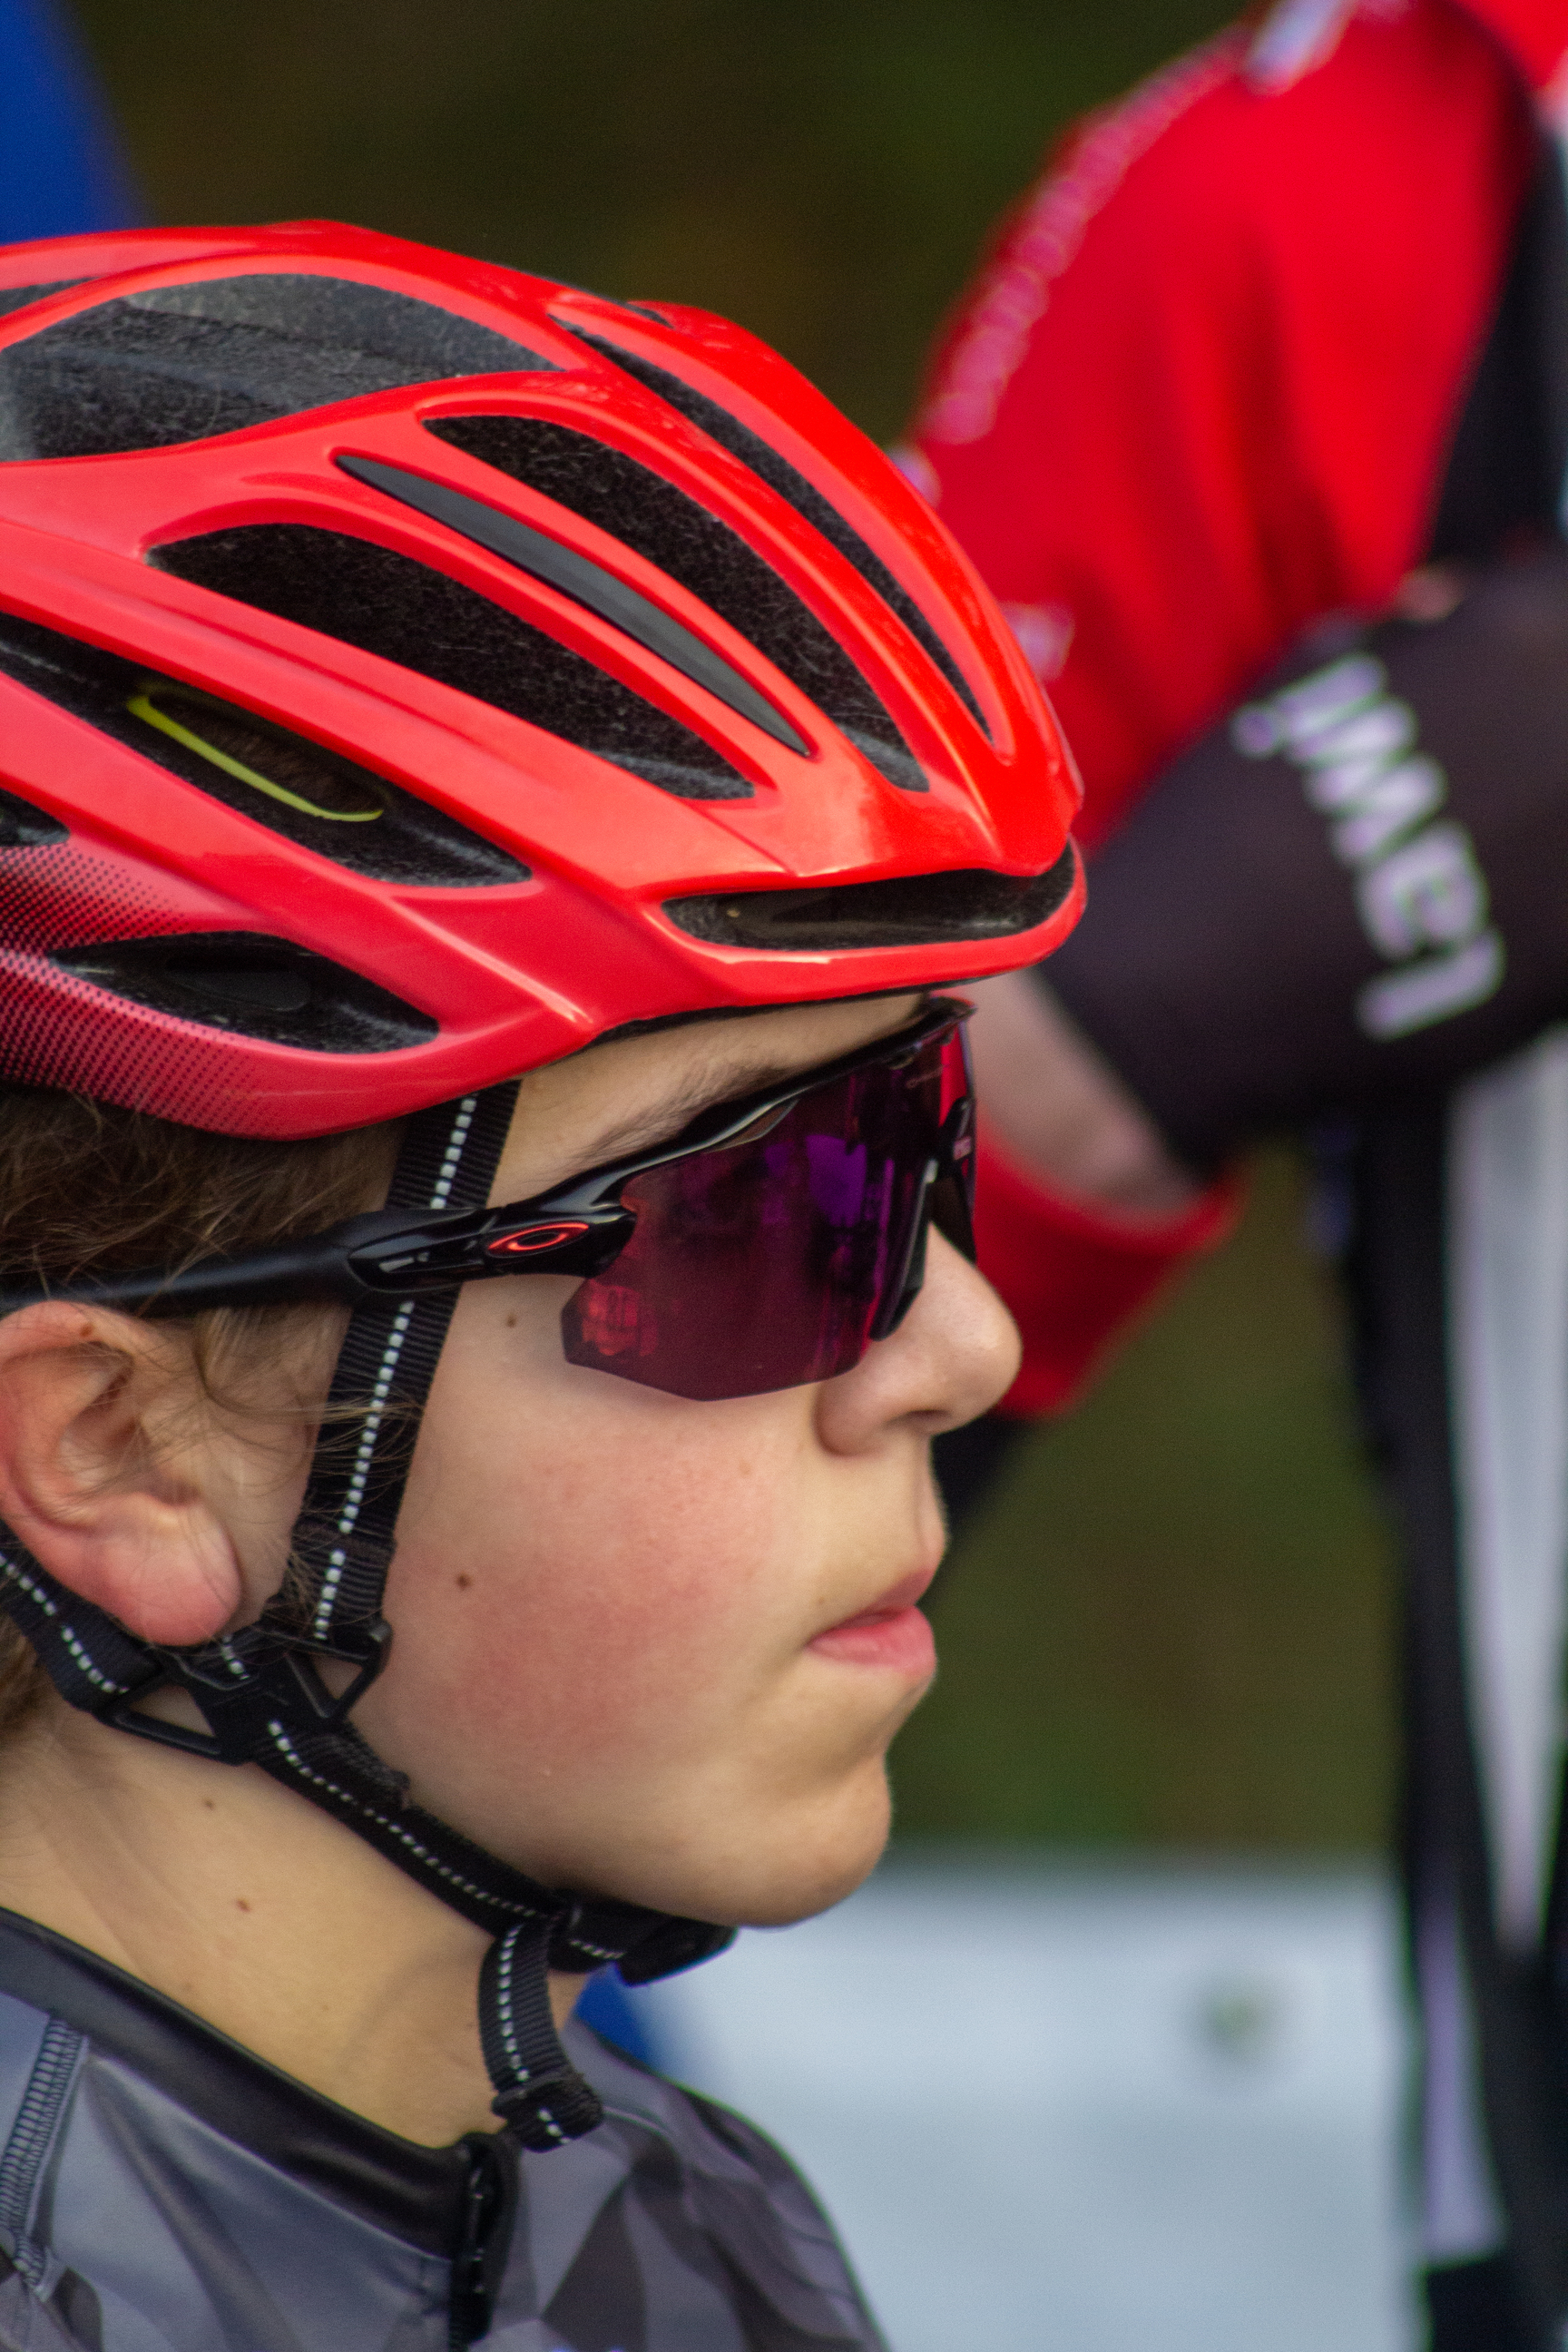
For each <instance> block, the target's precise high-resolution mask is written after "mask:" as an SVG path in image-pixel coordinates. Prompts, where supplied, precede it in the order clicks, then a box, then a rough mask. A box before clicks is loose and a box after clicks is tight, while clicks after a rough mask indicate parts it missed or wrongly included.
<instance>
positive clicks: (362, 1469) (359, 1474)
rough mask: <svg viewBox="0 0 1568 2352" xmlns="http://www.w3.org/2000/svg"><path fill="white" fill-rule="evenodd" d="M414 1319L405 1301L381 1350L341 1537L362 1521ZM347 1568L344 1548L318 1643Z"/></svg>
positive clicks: (323, 1608)
mask: <svg viewBox="0 0 1568 2352" xmlns="http://www.w3.org/2000/svg"><path fill="white" fill-rule="evenodd" d="M413 1320H414V1301H413V1300H412V1299H411V1298H405V1300H404V1301H403V1304H402V1306H401V1307H399V1308H398V1310H397V1313H396V1315H395V1317H394V1318H393V1325H392V1328H391V1330H390V1331H389V1332H388V1334H387V1339H386V1345H385V1347H384V1349H382V1351H381V1362H380V1363H379V1364H378V1365H377V1367H376V1374H375V1380H374V1383H373V1385H372V1388H371V1391H370V1398H371V1402H370V1410H369V1412H367V1413H366V1414H365V1417H364V1427H363V1429H362V1430H361V1432H360V1441H359V1444H358V1445H357V1447H356V1448H355V1449H354V1461H353V1469H352V1470H351V1471H350V1473H349V1483H348V1489H347V1493H346V1495H345V1496H344V1500H343V1509H342V1517H341V1518H340V1519H339V1521H338V1533H339V1535H341V1536H351V1535H353V1531H354V1527H355V1524H356V1523H357V1521H358V1518H359V1515H360V1507H361V1506H362V1505H363V1501H364V1495H365V1487H366V1485H367V1484H368V1482H369V1478H370V1467H371V1463H372V1461H373V1459H374V1454H375V1449H376V1445H377V1444H378V1442H379V1440H380V1437H381V1431H382V1424H383V1423H384V1420H385V1418H386V1401H387V1399H388V1397H389V1396H390V1395H391V1393H392V1376H393V1374H394V1373H395V1371H396V1370H397V1360H398V1358H399V1356H401V1355H402V1353H403V1343H404V1341H405V1339H407V1337H408V1330H409V1326H410V1325H411V1324H412V1322H413ZM347 1566H348V1554H347V1552H346V1551H342V1550H341V1549H340V1550H334V1551H332V1552H331V1553H329V1554H328V1558H327V1572H326V1574H325V1576H323V1577H322V1579H321V1598H320V1599H319V1601H317V1603H316V1615H315V1622H314V1624H313V1625H312V1627H311V1631H312V1632H313V1633H314V1634H315V1636H316V1638H317V1640H318V1641H321V1642H324V1641H325V1640H326V1638H327V1636H328V1634H329V1633H331V1630H332V1612H333V1610H334V1609H335V1608H336V1607H337V1602H338V1592H339V1589H340V1588H341V1586H342V1580H343V1570H344V1569H345V1568H346V1567H347Z"/></svg>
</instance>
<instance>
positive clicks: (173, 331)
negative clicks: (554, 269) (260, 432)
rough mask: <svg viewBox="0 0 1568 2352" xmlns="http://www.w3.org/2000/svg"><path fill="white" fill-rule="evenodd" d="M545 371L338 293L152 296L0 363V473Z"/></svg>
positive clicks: (353, 289) (468, 323) (487, 337)
mask: <svg viewBox="0 0 1568 2352" xmlns="http://www.w3.org/2000/svg"><path fill="white" fill-rule="evenodd" d="M40 290H41V289H40ZM52 290H56V291H58V289H52ZM551 365H552V362H550V361H549V360H545V359H542V358H541V357H540V356H539V355H538V353H537V352H531V351H528V350H526V349H525V348H524V347H523V345H522V344H521V343H514V342H512V341H510V338H509V337H508V336H505V335H499V334H496V333H494V332H493V331H491V330H490V329H489V328H488V327H481V326H479V325H477V324H476V323H475V322H474V321H473V320H470V319H464V318H460V317H458V314H457V313H456V312H455V311H450V310H439V309H437V306H436V305H435V304H434V303H432V302H420V301H416V299H414V298H413V296H411V295H407V294H394V293H390V292H388V291H387V290H386V289H385V288H384V287H380V286H367V285H363V284H361V283H360V282H359V281H358V280H356V279H353V278H318V277H307V276H303V275H297V274H289V275H286V276H272V275H257V276H253V277H246V278H202V279H200V280H197V281H195V282H194V283H186V284H183V285H175V286H153V287H149V288H147V289H145V290H144V291H143V292H142V293H140V294H128V295H123V296H121V297H119V298H117V299H115V300H113V301H109V302H100V303H98V304H96V305H95V306H94V307H93V308H91V309H90V310H79V311H77V312H76V313H74V315H73V316H72V317H70V318H68V319H58V320H56V321H55V322H54V324H53V325H51V326H47V327H44V328H41V329H40V330H39V331H38V332H37V334H36V335H32V336H29V337H27V338H26V340H25V341H21V342H17V343H13V344H12V345H11V346H10V347H9V349H8V350H6V351H5V352H0V459H8V460H13V461H14V460H17V459H23V458H30V457H110V456H114V455H117V454H121V453H123V452H125V451H128V450H132V449H165V448H169V447H171V446H174V444H176V443H178V442H182V441H205V440H207V439H209V438H210V437H211V436H213V435H215V434H218V433H237V432H241V431H243V430H244V428H245V427H246V426H247V425H265V424H268V423H269V422H271V420H272V419H274V418H276V417H279V416H292V415H298V414H300V412H301V411H303V410H306V409H311V408H321V407H325V406H328V405H329V404H331V403H333V402H336V401H342V400H359V399H361V398H363V396H364V395H365V394H367V393H375V392H391V391H393V390H395V389H396V388H397V387H398V386H400V385H405V384H413V383H437V382H440V381H443V380H445V379H447V378H448V377H451V376H467V375H495V374H500V373H511V372H514V371H516V370H518V369H521V368H545V367H549V366H551Z"/></svg>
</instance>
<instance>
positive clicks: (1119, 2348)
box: [633, 1859, 1413, 2352]
mask: <svg viewBox="0 0 1568 2352" xmlns="http://www.w3.org/2000/svg"><path fill="white" fill-rule="evenodd" d="M633 2000H634V2002H635V2005H636V2008H637V2011H638V2013H639V2014H640V2015H642V2016H643V2017H644V2018H646V2019H647V2021H648V2024H649V2026H650V2029H651V2031H652V2032H654V2033H655V2034H656V2035H657V2036H658V2042H659V2054H660V2058H661V2061H662V2062H663V2063H665V2064H666V2066H667V2067H668V2071H669V2072H671V2073H673V2074H678V2075H679V2076H680V2077H681V2078H682V2079H684V2080H686V2081H688V2082H689V2083H691V2084H693V2085H695V2086H696V2087H698V2088H700V2089H702V2090H705V2091H708V2092H710V2093H711V2094H712V2095H714V2096H716V2097H718V2098H721V2099H723V2100H725V2101H726V2102H728V2103H729V2104H731V2105H734V2106H737V2107H739V2108H741V2109H742V2111H743V2112H744V2113H745V2114H747V2115H749V2116H752V2117H753V2118H754V2119H755V2120H756V2121H757V2122H758V2123H760V2124H761V2125H763V2127H764V2128H765V2129H767V2130H768V2131H770V2132H772V2133H773V2135H774V2136H775V2137H777V2138H778V2139H779V2140H780V2141H782V2142H783V2144H784V2147H787V2148H788V2149H789V2150H790V2152H791V2153H792V2155H794V2156H795V2158H796V2160H797V2161H798V2162H799V2163H800V2165H801V2166H802V2168H804V2169H805V2172H806V2173H807V2175H808V2176H809V2178H810V2179H812V2180H813V2181H814V2182H815V2184H816V2187H817V2189H819V2190H820V2192H821V2193H822V2195H823V2197H824V2199H825V2200H826V2203H827V2205H828V2208H829V2210H831V2211H832V2212H833V2214H834V2215H835V2217H836V2219H837V2222H838V2224H839V2227H840V2230H841V2231H842V2233H843V2236H844V2238H845V2240H846V2242H847V2245H848V2247H849V2250H850V2252H851V2255H852V2257H853V2259H854V2261H855V2263H856V2264H857V2266H858V2270H859V2272H860V2274H861V2276H862V2278H863V2280H864V2282H865V2284H866V2285H867V2288H868V2292H869V2294H870V2296H871V2299H872V2301H873V2303H874V2304H875V2305H876V2308H877V2310H878V2312H879V2315H880V2317H881V2319H882V2322H883V2325H884V2326H885V2327H886V2329H887V2331H888V2334H889V2338H890V2339H891V2342H892V2344H893V2346H894V2347H895V2352H1151V2348H1152V2347H1158V2352H1263V2347H1267V2352H1409V2347H1410V2345H1411V2342H1412V2340H1413V2339H1412V2331H1411V2326H1410V2321H1409V2315H1408V2310H1407V2305H1406V2298H1405V2287H1404V2282H1403V2271H1404V2261H1403V2249H1402V2244H1401V2218H1400V2206H1399V2194H1398V2186H1397V2166H1396V2155H1397V2141H1398V2133H1399V2129H1400V2112H1401V2108H1400V2103H1401V2096H1402V2065H1403V2053H1402V2046H1401V2022H1400V2004H1399V1984H1398V1955H1397V1943H1396V1921H1395V1914H1394V1904H1393V1901H1392V1898H1391V1895H1390V1894H1389V1892H1388V1890H1387V1889H1386V1887H1385V1886H1384V1884H1383V1882H1382V1881H1381V1880H1380V1879H1378V1878H1377V1877H1375V1876H1373V1875H1372V1874H1365V1873H1363V1874H1352V1873H1348V1872H1336V1873H1332V1874H1329V1873H1308V1872H1296V1873H1292V1874H1283V1873H1277V1872H1276V1873H1267V1874H1265V1873H1259V1872H1247V1871H1243V1870H1240V1869H1221V1870H1205V1869H1196V1868H1181V1867H1174V1868H1169V1869H1167V1868H1151V1869H1133V1868H1118V1869H1114V1870H1104V1871H1100V1870H1095V1871H1087V1870H1068V1869H1054V1868H1050V1867H1047V1866H1045V1865H1041V1866H1039V1867H1029V1866H1026V1865H1020V1866H1019V1867H1017V1868H1006V1867H998V1866H997V1865H996V1864H995V1863H994V1862H990V1863H986V1864H965V1863H964V1862H963V1861H962V1860H954V1861H952V1862H947V1863H942V1862H929V1861H928V1862H922V1863H919V1864H917V1863H913V1862H910V1861H908V1860H899V1859H895V1860H894V1861H892V1862H890V1863H889V1864H887V1865H885V1866H884V1868H883V1869H882V1870H881V1871H880V1872H879V1874H877V1876H876V1877H875V1878H874V1879H873V1880H872V1881H871V1882H870V1883H869V1884H868V1885H867V1886H866V1887H864V1888H863V1889H862V1890H861V1892H860V1893H859V1894H858V1895H855V1896H853V1897H852V1898H851V1900H850V1901H849V1902H847V1903H846V1904H845V1905H843V1906H841V1907H840V1908H839V1909H838V1910H837V1911H834V1912H831V1913H829V1914H828V1915H827V1916H826V1917H825V1918H822V1919H817V1920H814V1921H811V1922H809V1923H808V1924H807V1925H805V1927H795V1928H790V1929H787V1930H784V1931H779V1932H770V1933H761V1934H759V1933H748V1934H746V1935H745V1936H743V1937H742V1939H741V1941H740V1944H739V1946H738V1947H737V1948H736V1949H735V1950H734V1951H733V1952H731V1953H730V1954H728V1955H726V1956H725V1957H724V1958H721V1960H719V1961H717V1962H715V1963H713V1964H712V1965H710V1967H707V1968H704V1969H697V1970H696V1971H695V1972H694V1973H693V1974H692V1975H690V1976H689V1977H682V1978H676V1979H672V1980H670V1981H669V1982H668V1983H667V1984H665V1985H662V1986H656V1987H652V1988H649V1989H648V1990H647V1991H646V1992H642V1993H638V1994H637V1995H635V1996H633Z"/></svg>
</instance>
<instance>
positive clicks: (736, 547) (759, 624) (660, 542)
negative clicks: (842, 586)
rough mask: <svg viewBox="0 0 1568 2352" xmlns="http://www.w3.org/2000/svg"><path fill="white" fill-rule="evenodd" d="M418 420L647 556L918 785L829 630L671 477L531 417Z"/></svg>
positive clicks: (878, 762) (890, 771) (890, 727)
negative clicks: (669, 479)
mask: <svg viewBox="0 0 1568 2352" xmlns="http://www.w3.org/2000/svg"><path fill="white" fill-rule="evenodd" d="M426 430H427V431H429V432H431V433H434V434H436V435H437V436H438V437H439V438H440V439H441V440H443V441H446V442H448V443H450V445H451V446H452V447H453V448H454V449H461V450H462V451H463V453H464V455H465V456H467V457H477V458H478V459H479V462H480V464H481V465H486V466H493V467H495V468H496V470H497V471H498V472H499V473H502V474H509V475H510V477H511V478H512V479H513V480H514V481H518V482H525V483H526V484H527V485H528V488H530V489H531V490H538V491H541V492H542V494H543V496H544V497H545V498H548V499H554V500H555V502H556V504H557V505H558V506H563V507H566V508H569V509H570V510H571V511H572V513H574V514H575V515H581V517H582V518H583V520H584V522H591V523H593V524H595V526H596V527H597V529H599V530H603V531H607V532H608V533H609V534H610V536H611V537H612V538H615V539H618V540H619V541H622V543H623V544H624V545H626V546H627V547H629V548H631V549H632V550H633V551H634V552H635V553H637V554H638V555H640V556H642V557H643V558H644V560H645V561H646V562H649V563H656V564H658V568H659V570H660V571H661V572H668V575H669V577H670V578H671V579H672V580H676V581H679V583H680V585H681V587H683V588H685V589H687V590H688V591H689V593H690V594H692V595H693V596H699V597H700V598H701V600H702V602H703V603H704V604H706V605H708V606H709V608H710V611H712V612H715V613H717V614H718V615H719V617H720V618H721V620H724V621H728V622H729V624H730V626H731V628H732V629H735V630H738V631H739V633H740V635H742V636H743V637H745V638H746V639H747V640H748V641H749V642H750V643H751V644H752V645H753V646H755V647H756V648H757V651H758V652H759V653H760V654H763V655H765V656H766V657H767V659H768V660H769V661H771V662H772V663H773V666H774V667H775V668H777V669H780V670H782V671H783V672H784V676H785V677H787V678H788V679H789V681H790V684H791V685H792V686H795V687H798V688H799V689H800V691H801V693H802V694H804V695H805V696H807V697H808V698H810V700H811V701H812V702H813V703H815V704H816V708H817V709H819V710H821V711H823V712H825V713H826V716H827V718H828V719H831V720H832V722H833V724H834V725H835V726H836V727H837V729H838V730H839V731H840V732H841V733H842V734H845V735H847V736H848V738H849V740H850V741H851V742H852V743H853V744H854V745H855V746H856V748H857V750H858V751H862V752H864V754H865V756H866V758H867V759H868V760H869V761H870V762H871V764H872V766H873V767H875V768H876V769H877V770H878V771H879V773H880V774H882V775H884V776H886V777H887V779H888V781H889V783H893V784H898V785H900V787H901V788H902V789H903V790H905V791H906V792H924V791H925V789H926V780H925V778H924V777H923V776H922V775H921V771H920V768H919V766H918V764H917V762H916V761H915V758H914V755H913V753H912V752H911V751H910V748H909V745H908V744H907V743H906V742H905V741H904V739H903V737H902V736H901V735H900V732H899V730H898V728H897V727H896V726H895V725H894V723H893V720H892V719H891V718H890V716H889V713H888V711H887V710H886V709H884V708H883V705H882V703H881V702H880V700H879V698H878V697H877V695H876V694H875V693H874V692H873V691H872V688H870V686H869V685H868V683H867V681H866V679H865V678H863V677H861V675H860V673H859V671H858V669H857V668H856V667H855V665H854V663H853V662H852V661H851V660H850V658H849V656H848V655H847V653H846V652H845V651H844V648H843V646H841V645H840V644H839V643H838V640H837V638H836V637H834V636H832V635H829V633H828V631H827V630H826V628H825V627H824V626H823V625H822V623H821V622H820V621H819V620H818V619H817V617H816V614H815V613H813V612H811V611H809V610H808V609H807V607H806V606H805V604H803V603H802V601H801V599H800V598H799V597H798V596H797V595H796V594H795V590H794V589H793V588H791V587H790V586H789V584H788V583H787V582H786V581H784V580H782V579H781V578H780V576H779V574H778V573H777V572H775V571H774V570H773V566H772V564H771V563H768V562H764V561H763V558H762V556H760V555H759V554H758V553H757V552H756V551H755V549H754V548H752V547H751V546H749V545H748V543H747V542H746V541H745V540H743V539H742V537H741V535H740V533H739V532H738V531H735V530H731V529H730V527H729V525H728V524H727V523H722V522H721V521H719V520H718V519H717V517H715V516H713V515H710V513H709V512H708V511H707V509H706V508H704V507H702V506H700V505H699V503H698V501H697V500H696V499H693V498H690V497H689V496H688V495H687V493H686V491H684V490H682V489H679V488H677V486H676V485H675V483H673V482H670V481H667V480H666V479H665V478H664V476H663V475H662V474H656V473H655V472H654V471H653V469H652V468H651V467H648V466H644V465H641V464H639V463H638V461H637V458H635V457H627V456H626V453H625V451H623V450H619V449H613V448H610V447H609V446H606V444H605V443H604V442H603V441H597V440H595V438H594V436H592V435H591V434H587V433H579V432H576V431H574V428H573V427H572V426H570V425H555V424H552V423H551V422H549V421H548V420H547V419H546V418H543V417H537V416H497V415H489V416H443V417H435V418H426Z"/></svg>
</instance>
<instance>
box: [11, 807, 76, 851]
mask: <svg viewBox="0 0 1568 2352" xmlns="http://www.w3.org/2000/svg"><path fill="white" fill-rule="evenodd" d="M69 839H70V829H69V827H68V826H67V825H63V824H61V823H60V821H59V819H58V817H53V816H46V815H45V814H44V812H43V810H42V809H39V808H34V806H33V805H32V803H31V802H30V801H24V800H19V799H18V798H17V796H16V793H0V849H42V848H43V847H44V846H45V845H46V844H47V843H49V842H51V841H68V840H69Z"/></svg>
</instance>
